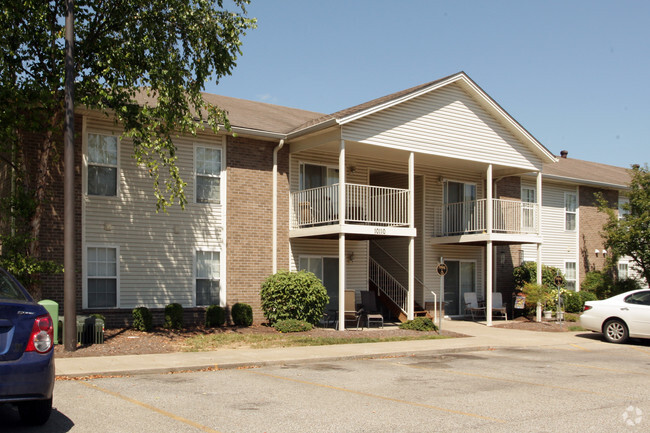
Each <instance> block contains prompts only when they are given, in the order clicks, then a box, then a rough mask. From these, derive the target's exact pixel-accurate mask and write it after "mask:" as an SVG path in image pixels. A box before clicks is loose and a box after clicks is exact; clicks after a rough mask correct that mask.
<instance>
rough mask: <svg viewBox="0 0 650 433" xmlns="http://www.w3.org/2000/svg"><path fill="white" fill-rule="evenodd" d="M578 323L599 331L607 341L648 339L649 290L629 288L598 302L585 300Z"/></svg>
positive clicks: (649, 333) (649, 330) (649, 323)
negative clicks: (628, 290)
mask: <svg viewBox="0 0 650 433" xmlns="http://www.w3.org/2000/svg"><path fill="white" fill-rule="evenodd" d="M580 326H582V327H583V328H585V329H588V330H590V331H595V332H602V333H603V336H604V337H605V340H607V341H609V342H610V343H623V342H624V341H626V340H627V339H628V338H630V337H632V338H650V290H648V289H643V290H632V291H630V292H625V293H622V294H620V295H616V296H612V297H611V298H608V299H604V300H602V301H587V302H585V309H584V312H583V313H582V315H581V316H580Z"/></svg>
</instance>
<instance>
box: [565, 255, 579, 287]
mask: <svg viewBox="0 0 650 433" xmlns="http://www.w3.org/2000/svg"><path fill="white" fill-rule="evenodd" d="M576 271H577V266H576V262H564V283H565V287H566V288H567V289H568V290H573V291H575V290H576V280H577V272H576Z"/></svg>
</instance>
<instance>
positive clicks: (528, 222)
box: [521, 186, 537, 230]
mask: <svg viewBox="0 0 650 433" xmlns="http://www.w3.org/2000/svg"><path fill="white" fill-rule="evenodd" d="M521 201H522V204H523V207H522V214H521V219H522V221H521V224H522V226H523V228H524V229H526V230H531V229H534V228H535V227H536V226H537V224H536V223H535V220H536V218H535V216H536V212H535V211H536V206H535V202H536V201H537V191H536V190H535V188H533V187H529V186H522V187H521Z"/></svg>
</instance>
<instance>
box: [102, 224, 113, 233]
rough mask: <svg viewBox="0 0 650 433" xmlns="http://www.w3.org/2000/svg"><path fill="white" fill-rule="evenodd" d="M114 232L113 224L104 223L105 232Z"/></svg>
mask: <svg viewBox="0 0 650 433" xmlns="http://www.w3.org/2000/svg"><path fill="white" fill-rule="evenodd" d="M112 230H113V224H111V223H104V231H107V232H110V231H112Z"/></svg>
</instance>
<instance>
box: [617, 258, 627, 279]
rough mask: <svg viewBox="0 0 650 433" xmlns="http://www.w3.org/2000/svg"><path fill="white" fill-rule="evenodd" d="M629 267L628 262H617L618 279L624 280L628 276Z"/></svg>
mask: <svg viewBox="0 0 650 433" xmlns="http://www.w3.org/2000/svg"><path fill="white" fill-rule="evenodd" d="M629 276H630V274H629V268H628V264H627V263H624V262H619V263H618V279H619V280H625V279H627V278H629Z"/></svg>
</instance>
